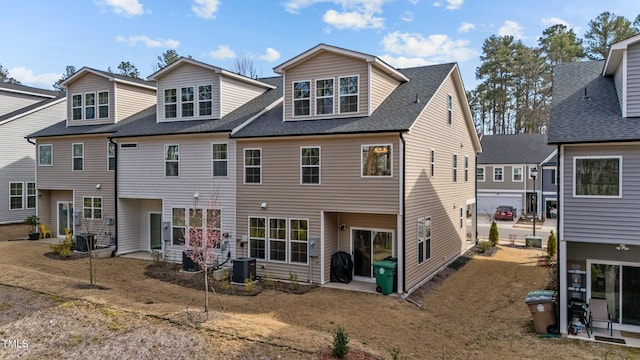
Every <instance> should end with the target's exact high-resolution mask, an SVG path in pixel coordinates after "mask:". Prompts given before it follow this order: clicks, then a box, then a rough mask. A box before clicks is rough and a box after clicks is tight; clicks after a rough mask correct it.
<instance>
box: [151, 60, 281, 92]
mask: <svg viewBox="0 0 640 360" xmlns="http://www.w3.org/2000/svg"><path fill="white" fill-rule="evenodd" d="M183 64H191V65H194V66H198V67H201V68H204V69H207V70H210V71H213V72H214V73H216V74H222V75H224V76H227V77H230V78H233V79H236V80H239V81H242V82H245V83H249V84H252V85H255V86H260V87H263V88H267V89H275V88H276V87H275V86H273V85H270V84H266V83H263V82H262V81H259V80H255V79H252V78H250V77H246V76H244V75H240V74H236V73H234V72H231V71H227V70H225V69H223V68H220V67H217V66H213V65H209V64H207V63H204V62H201V61H197V60H193V59H190V58H186V57H181V58H180V59H178V60H176V61H174V62H172V63H171V64H169V65H167V66H165V67H163V68H162V69H160V70H158V71H156V72H155V73H153V74H151V75H149V77H147V79H148V80H150V81H157V80H158V78H161V77H162V76H164V75H165V74H167V73H169V72H171V71H173V70H175V69H176V68H178V67H180V66H182V65H183Z"/></svg>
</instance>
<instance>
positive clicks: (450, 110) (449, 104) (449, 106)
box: [447, 94, 453, 125]
mask: <svg viewBox="0 0 640 360" xmlns="http://www.w3.org/2000/svg"><path fill="white" fill-rule="evenodd" d="M452 118H453V97H452V96H451V94H447V124H449V125H451V122H452Z"/></svg>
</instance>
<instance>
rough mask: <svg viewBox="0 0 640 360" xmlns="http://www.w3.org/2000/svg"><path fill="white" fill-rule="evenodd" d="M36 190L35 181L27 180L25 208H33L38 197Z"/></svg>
mask: <svg viewBox="0 0 640 360" xmlns="http://www.w3.org/2000/svg"><path fill="white" fill-rule="evenodd" d="M37 193H38V191H37V189H36V183H35V182H33V181H29V182H27V209H35V208H36V202H37V199H38V195H37Z"/></svg>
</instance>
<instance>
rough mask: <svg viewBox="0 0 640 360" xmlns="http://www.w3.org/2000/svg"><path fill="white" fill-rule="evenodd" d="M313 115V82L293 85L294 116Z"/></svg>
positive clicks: (298, 82) (297, 82) (301, 82)
mask: <svg viewBox="0 0 640 360" xmlns="http://www.w3.org/2000/svg"><path fill="white" fill-rule="evenodd" d="M310 114H311V81H308V80H306V81H296V82H294V83H293V116H307V115H310Z"/></svg>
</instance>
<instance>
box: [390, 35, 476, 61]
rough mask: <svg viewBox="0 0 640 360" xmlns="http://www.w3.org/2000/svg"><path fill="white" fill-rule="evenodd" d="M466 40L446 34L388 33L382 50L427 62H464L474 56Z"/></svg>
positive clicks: (474, 53) (474, 52) (473, 51)
mask: <svg viewBox="0 0 640 360" xmlns="http://www.w3.org/2000/svg"><path fill="white" fill-rule="evenodd" d="M470 43H471V42H470V41H468V40H453V39H450V38H449V37H448V36H447V35H443V34H435V35H429V36H428V37H424V36H422V35H421V34H415V33H401V32H399V31H396V32H393V33H389V34H387V35H386V36H385V37H384V38H383V39H382V44H383V46H384V51H386V52H388V53H392V54H396V55H400V56H405V57H409V58H424V59H425V60H426V61H428V62H450V61H458V62H464V61H467V60H469V59H471V58H473V57H475V56H477V52H476V51H475V50H473V49H472V48H471V47H469V45H470Z"/></svg>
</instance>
